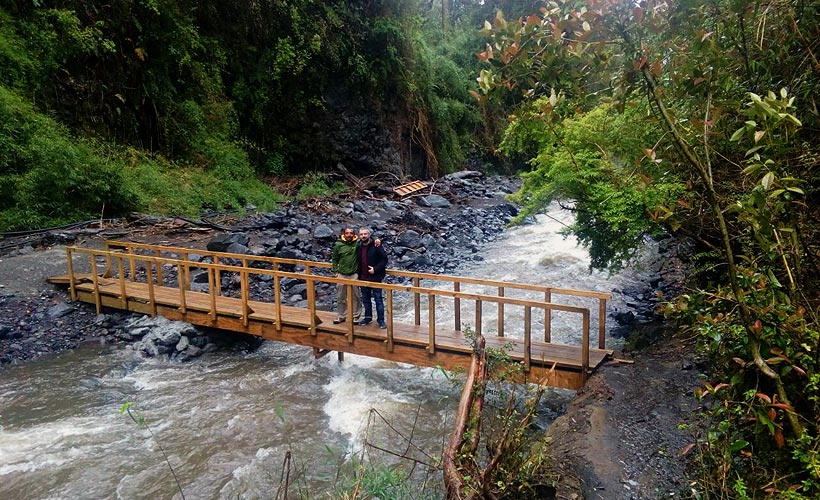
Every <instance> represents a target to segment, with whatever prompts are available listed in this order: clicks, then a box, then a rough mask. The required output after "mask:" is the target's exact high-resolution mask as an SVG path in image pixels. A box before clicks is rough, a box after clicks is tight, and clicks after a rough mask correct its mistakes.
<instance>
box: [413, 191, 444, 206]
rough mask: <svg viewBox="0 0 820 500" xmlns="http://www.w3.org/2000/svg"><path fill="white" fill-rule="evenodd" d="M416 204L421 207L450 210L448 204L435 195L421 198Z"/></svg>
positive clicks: (441, 197) (442, 198)
mask: <svg viewBox="0 0 820 500" xmlns="http://www.w3.org/2000/svg"><path fill="white" fill-rule="evenodd" d="M418 204H419V205H421V206H423V207H432V208H450V202H449V201H447V199H446V198H444V197H443V196H440V195H437V194H431V195H427V196H422V197H421V198H419V200H418Z"/></svg>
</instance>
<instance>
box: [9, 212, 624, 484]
mask: <svg viewBox="0 0 820 500" xmlns="http://www.w3.org/2000/svg"><path fill="white" fill-rule="evenodd" d="M570 220H571V216H570V215H569V214H567V213H565V212H562V211H561V210H560V209H558V208H557V207H554V208H553V209H552V210H550V212H549V213H548V214H546V215H541V216H539V217H538V220H537V223H535V224H531V225H526V226H522V227H518V228H514V229H511V230H507V231H505V232H504V233H502V234H501V235H499V237H498V238H497V239H496V240H495V241H493V242H491V243H489V244H487V245H485V246H483V247H482V249H481V251H480V252H479V253H478V254H477V255H478V256H480V259H482V260H474V261H469V262H465V263H464V265H463V266H462V268H461V270H460V271H459V272H458V274H459V275H462V276H475V277H483V278H487V279H498V280H504V281H512V282H520V283H535V284H550V285H552V286H554V287H565V288H577V289H587V290H596V291H602V292H609V291H611V290H613V289H622V288H624V287H625V286H630V285H631V284H632V282H633V281H635V280H636V278H635V277H634V275H633V274H632V273H627V274H628V275H627V274H621V275H613V276H610V275H608V274H607V273H598V272H594V273H592V274H590V273H589V270H588V266H589V257H588V255H587V254H586V252H585V250H584V249H582V248H581V247H579V246H577V245H576V242H575V240H574V239H572V238H569V239H565V238H564V237H563V236H561V235H560V234H558V231H559V230H560V229H561V227H562V224H566V223H568V222H569V221H570ZM470 291H472V290H470ZM483 293H487V294H493V295H494V294H495V293H496V291H495V290H487V291H484V292H483ZM521 297H523V296H521ZM542 298H543V297H542ZM623 300H624V299H623V297H620V296H619V295H618V294H613V300H612V301H611V302H610V303H609V306H608V311H609V313H610V314H611V313H612V312H613V311H615V310H618V311H625V310H627V307H626V306H625V304H624V303H623ZM409 302H410V301H409V300H407V301H404V302H399V303H397V304H396V307H397V317H396V320H397V321H405V322H412V310H411V309H412V304H411V303H409ZM441 302H442V304H440V305H439V308H438V309H437V311H436V318H437V319H438V322H439V323H440V324H441V325H442V326H448V327H452V326H451V325H452V318H453V313H452V303H451V302H450V304H445V303H443V302H446V301H441ZM556 302H559V301H556ZM560 302H562V303H571V302H567V301H560ZM576 304H584V305H585V307H589V308H590V309H591V310H592V318H593V320H592V325H591V331H592V338H593V344H595V343H596V338H597V335H596V332H597V303H594V302H592V301H589V302H588V303H583V302H581V303H576ZM576 304H573V305H576ZM521 309H522V311H515V310H514V309H513V308H512V307H510V308H509V310H508V311H507V316H506V317H507V320H506V321H507V322H506V332H505V333H506V335H508V336H514V335H516V331H519V332H520V331H521V327H520V325H519V326H518V327H516V321H518V322H519V323H520V322H521V321H522V319H520V318H521V317H523V308H521ZM483 312H484V314H485V321H484V333H485V335H491V334H493V333H494V325H495V318H496V310H495V307H492V306H489V307H485V310H484V311H483ZM516 314H518V316H519V318H516ZM533 316H534V323H533V331H534V332H538V331H539V327H540V328H541V331H543V323H542V321H543V315H542V316H541V318H538V317H537V315H536V314H535V313H534V314H533ZM461 317H462V320H463V321H464V318H474V313H472V312H470V311H469V310H467V309H466V308H465V310H464V311H463V312H462V316H461ZM422 321H424V318H423V319H422ZM467 321H469V320H467ZM609 322H610V324H609V325H608V326H609V328H610V329H611V328H612V327H613V324H612V323H614V322H613V320H612V319H611V318H610V319H609ZM576 323H577V321H575V318H562V317H561V315H560V313H556V314H555V316H554V318H553V324H552V331H553V340H554V341H557V342H563V343H574V344H577V343H578V342H579V340H580V329H579V328H578V326H577V324H576ZM570 332H572V333H570ZM617 342H618V340H617V339H612V338H607V347H612V346H613V345H617ZM312 354H313V353H312V351H311V349H309V348H305V347H301V346H294V345H286V344H280V343H274V342H266V343H264V344H263V345H262V347H260V348H259V349H258V350H256V351H254V352H251V353H237V352H215V353H209V354H206V355H204V356H202V357H200V358H197V359H195V360H193V361H190V362H185V363H179V362H173V361H168V360H164V359H160V358H151V359H145V358H142V357H140V355H139V354H138V353H137V352H135V351H133V350H131V349H127V348H126V347H125V346H122V345H118V346H99V345H89V344H87V345H85V346H83V347H81V348H78V349H75V350H73V351H69V352H64V353H62V354H58V355H54V356H51V357H46V358H43V359H39V360H35V361H31V362H27V363H24V364H20V365H12V366H8V365H7V366H6V367H4V368H3V369H2V371H0V426H2V427H0V499H4V500H35V499H42V500H45V499H49V500H58V499H65V500H74V499H85V500H95V499H168V498H181V496H180V494H179V492H178V490H177V487H176V484H175V481H174V478H173V477H172V475H171V471H170V469H169V467H168V465H167V464H166V463H165V460H164V459H163V454H162V450H164V451H165V453H167V455H168V458H169V460H170V463H171V464H172V465H173V467H174V471H175V472H176V474H177V476H178V478H179V481H180V483H181V485H182V487H183V490H184V493H185V497H186V498H187V499H189V500H190V499H222V498H224V499H272V498H275V497H276V491H277V488H278V487H279V484H280V475H281V473H282V470H283V460H284V457H285V455H286V452H287V451H288V450H290V451H291V456H292V464H291V473H290V475H291V477H290V481H291V483H292V484H291V489H290V491H291V495H290V496H291V497H298V496H297V495H295V493H296V492H297V490H301V491H309V492H310V495H311V497H313V498H320V497H321V498H328V497H330V498H333V497H336V496H337V495H334V491H337V490H334V488H338V487H339V485H338V484H337V472H338V471H339V469H340V467H343V466H344V464H345V463H348V464H349V462H350V458H351V457H352V456H359V455H360V454H361V448H362V444H363V443H364V442H365V440H367V442H369V443H377V444H378V446H380V447H383V448H387V449H391V450H396V451H397V452H399V453H400V452H402V451H403V450H404V449H405V448H406V447H407V444H406V441H405V440H404V439H403V438H402V437H401V436H399V435H398V433H402V434H405V435H408V436H409V435H411V434H412V442H413V444H414V445H415V446H418V447H421V448H423V449H426V450H427V452H428V453H429V454H430V455H432V456H433V457H438V456H440V453H441V450H442V447H443V443H445V442H446V440H447V439H448V438H449V434H450V432H451V431H452V426H453V418H454V412H455V408H456V406H457V404H458V400H459V397H460V386H458V385H457V384H453V383H452V382H451V381H449V380H448V378H447V376H446V375H445V374H444V373H443V372H441V371H440V370H437V369H432V368H418V367H414V366H410V365H404V364H399V363H393V362H386V361H381V360H377V359H372V358H365V357H359V356H353V355H349V354H348V355H346V356H345V359H344V362H342V363H339V361H338V360H337V359H336V356H335V355H330V356H325V357H324V358H322V359H319V360H314V359H313V355H312ZM573 394H574V392H572V391H568V390H560V389H556V390H550V391H548V394H547V396H546V398H545V400H544V401H543V403H542V406H543V411H542V416H541V418H540V421H539V424H540V425H542V426H547V425H549V422H550V421H551V420H552V419H554V418H555V417H556V416H557V415H558V414H560V412H561V411H562V410H563V408H564V407H565V405H566V404H567V403H568V402H569V400H570V399H571V398H572V396H573ZM126 401H131V402H133V407H134V408H135V409H136V410H137V411H138V412H139V414H140V415H141V416H142V417H144V419H145V422H146V423H147V424H148V428H146V427H139V426H137V425H136V424H135V423H134V422H133V421H132V420H130V419H129V418H128V416H127V415H123V414H121V413H120V407H121V406H122V405H123V403H124V402H126ZM371 408H372V409H375V410H377V411H378V415H379V417H378V418H376V417H375V416H374V415H373V414H371V412H370V409H371ZM382 418H383V419H384V420H382ZM368 422H372V427H370V428H368ZM386 422H389V425H388V424H387V423H386ZM160 446H161V448H162V450H161V449H160ZM381 457H382V459H384V460H387V461H395V460H396V459H395V458H394V457H391V456H390V455H382V456H381ZM431 460H434V459H431ZM430 480H431V481H440V478H439V477H434V478H430ZM280 498H281V497H280Z"/></svg>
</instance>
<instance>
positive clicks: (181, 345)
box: [176, 337, 191, 352]
mask: <svg viewBox="0 0 820 500" xmlns="http://www.w3.org/2000/svg"><path fill="white" fill-rule="evenodd" d="M190 345H191V341H190V340H188V337H180V338H179V342H177V345H176V350H177V352H182V351H184V350H185V349H187V348H188V347H189V346H190Z"/></svg>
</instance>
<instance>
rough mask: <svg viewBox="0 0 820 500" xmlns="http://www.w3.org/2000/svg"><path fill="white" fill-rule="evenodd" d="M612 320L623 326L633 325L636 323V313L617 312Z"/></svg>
mask: <svg viewBox="0 0 820 500" xmlns="http://www.w3.org/2000/svg"><path fill="white" fill-rule="evenodd" d="M612 319H614V320H615V322H616V323H618V324H619V325H621V326H624V325H631V324H632V323H634V322H635V313H633V312H632V311H626V312H616V313H614V314H613V315H612Z"/></svg>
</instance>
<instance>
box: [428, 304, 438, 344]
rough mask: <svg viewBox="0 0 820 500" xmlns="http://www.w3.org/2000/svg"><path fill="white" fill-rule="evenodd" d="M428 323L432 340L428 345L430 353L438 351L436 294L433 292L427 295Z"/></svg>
mask: <svg viewBox="0 0 820 500" xmlns="http://www.w3.org/2000/svg"><path fill="white" fill-rule="evenodd" d="M427 323H428V325H427V326H428V329H429V332H430V340H429V343H428V345H427V352H428V353H429V354H435V353H436V296H435V295H433V294H432V293H431V294H429V295H427Z"/></svg>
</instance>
